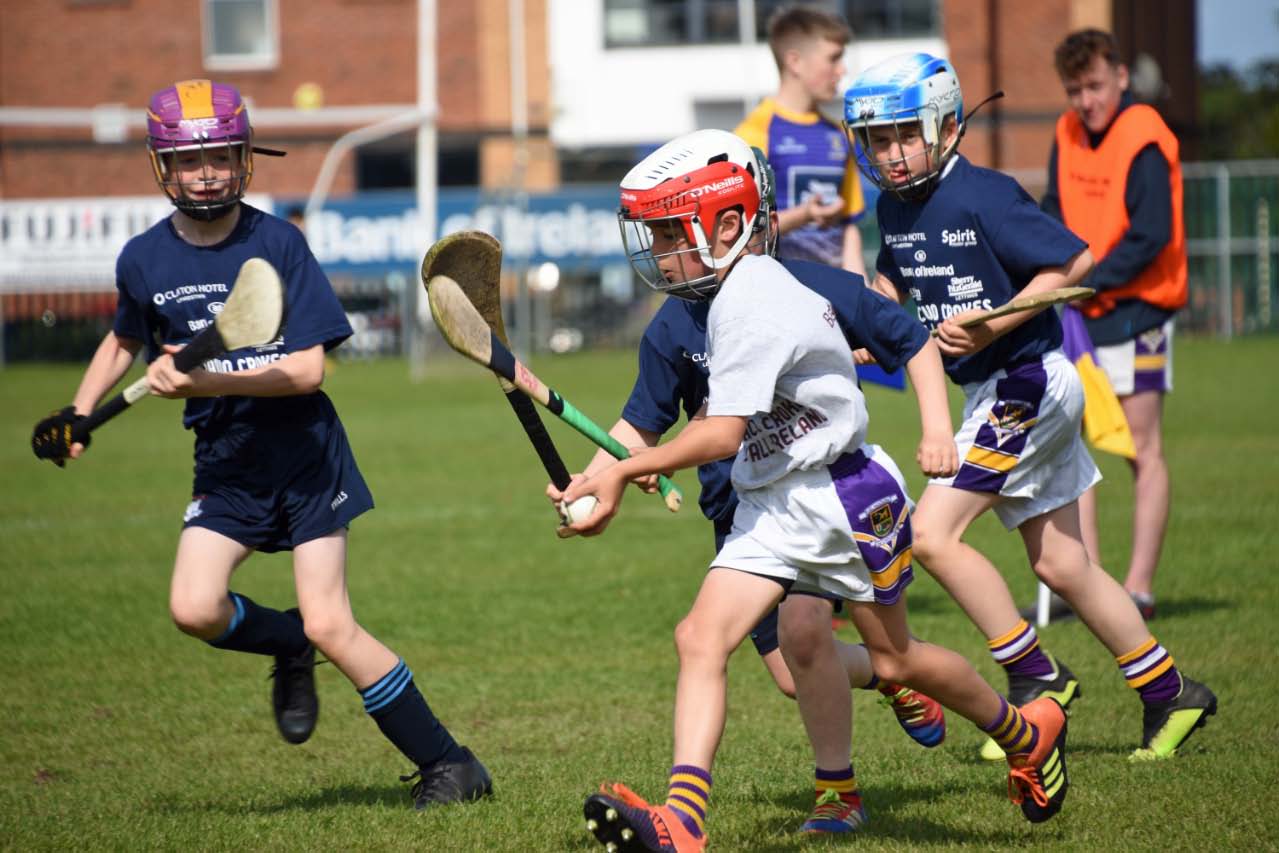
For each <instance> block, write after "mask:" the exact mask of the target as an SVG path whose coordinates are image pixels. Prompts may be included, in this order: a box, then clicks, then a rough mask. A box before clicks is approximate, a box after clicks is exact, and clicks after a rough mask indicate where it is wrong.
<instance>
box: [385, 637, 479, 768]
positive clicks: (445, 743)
mask: <svg viewBox="0 0 1279 853" xmlns="http://www.w3.org/2000/svg"><path fill="white" fill-rule="evenodd" d="M360 697H361V698H362V699H364V710H365V711H367V712H368V714H369V716H370V717H372V718H373V721H374V722H376V723H377V727H378V728H379V729H381V730H382V734H384V735H386V739H387V740H389V741H390V742H391V743H393V744H394V745H395V748H396V749H398V750H399V751H400V752H402V753H404V755H405V756H406V757H407V758H408V759H409V761H412V762H413V763H414V764H416V765H417V766H418V767H429V766H430V765H432V764H435V763H436V762H437V761H462V760H464V758H465V756H464V755H463V753H462V749H461V747H459V746H458V745H457V741H455V740H453V736H452V735H451V734H449V730H448V729H446V728H444V724H443V723H441V722H440V721H439V720H438V719H436V717H435V715H434V714H432V713H431V709H430V707H429V706H428V705H427V704H426V700H425V699H424V698H422V694H421V693H420V692H418V689H417V685H416V684H414V683H413V672H412V670H410V669H409V668H408V666H406V665H405V663H404V661H402V660H401V661H399V662H398V663H397V664H396V665H395V667H394V668H393V669H392V670H391V671H390V672H388V673H387V674H386V675H384V676H382V677H381V678H379V679H378V680H377V683H375V684H373V685H371V686H369V687H367V688H365V689H364V690H361V691H360Z"/></svg>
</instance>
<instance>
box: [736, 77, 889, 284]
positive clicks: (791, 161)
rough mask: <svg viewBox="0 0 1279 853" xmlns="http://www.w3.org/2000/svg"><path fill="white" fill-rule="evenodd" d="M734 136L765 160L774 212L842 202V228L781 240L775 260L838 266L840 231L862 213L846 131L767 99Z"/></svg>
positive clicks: (814, 229)
mask: <svg viewBox="0 0 1279 853" xmlns="http://www.w3.org/2000/svg"><path fill="white" fill-rule="evenodd" d="M734 132H735V133H736V134H737V135H738V136H740V137H741V138H742V139H744V140H745V141H746V142H747V143H748V144H750V145H753V146H755V147H756V148H759V149H760V150H761V151H763V152H764V155H765V156H766V157H768V162H769V163H770V164H771V165H772V167H773V172H774V175H775V178H776V180H775V183H776V189H777V209H778V210H786V209H788V208H791V207H795V206H796V205H800V204H803V203H804V202H806V201H807V200H808V199H809V197H810V196H814V195H816V196H818V197H820V198H821V199H823V201H824V202H825V203H827V204H829V203H830V202H832V201H834V200H835V199H836V198H842V199H843V200H844V213H845V217H846V218H845V219H844V221H843V222H842V223H840V224H838V225H835V226H832V227H830V228H820V227H818V226H817V225H813V224H809V225H805V226H804V227H803V228H797V229H795V230H794V231H791V232H788V233H786V234H783V235H781V237H780V239H779V241H778V245H777V254H778V256H779V257H781V258H794V259H796V260H805V261H815V262H817V263H821V264H828V265H830V266H836V267H838V266H842V265H843V262H844V229H845V227H847V226H848V225H850V224H852V223H854V222H856V221H857V220H858V219H861V217H862V216H863V215H864V214H865V213H866V203H865V201H864V200H863V199H862V188H861V179H860V176H859V174H858V169H857V162H856V160H855V159H854V157H853V152H852V148H851V144H850V143H849V141H848V137H847V136H846V135H845V134H844V131H843V130H842V129H841V128H840V127H839V126H838V125H837V124H835V123H834V122H832V121H830V120H829V119H827V118H826V117H825V116H823V115H821V114H820V113H792V112H789V111H788V110H785V109H783V108H782V107H780V106H778V105H777V104H776V103H775V102H774V101H773V99H772V98H765V99H764V100H763V101H762V102H760V105H759V106H758V107H756V108H755V110H754V111H753V112H752V113H751V114H750V115H748V116H747V117H746V119H745V120H744V121H743V122H742V123H741V124H740V125H738V126H737V130H735V131H734Z"/></svg>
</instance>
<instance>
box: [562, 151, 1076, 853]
mask: <svg viewBox="0 0 1279 853" xmlns="http://www.w3.org/2000/svg"><path fill="white" fill-rule="evenodd" d="M764 174H766V170H765V168H764V167H763V166H762V165H761V163H760V162H759V159H758V155H756V154H755V153H754V152H752V151H751V150H750V149H749V148H748V147H746V146H745V144H744V143H743V142H742V141H741V140H740V139H738V138H737V137H734V136H733V135H731V134H727V133H724V132H723V131H713V130H704V131H698V132H695V133H692V134H689V135H687V136H685V137H681V138H679V139H676V140H674V141H672V142H670V143H667V144H666V145H664V146H662V147H661V148H659V149H658V150H657V151H655V152H654V153H653V154H651V155H650V156H649V157H648V158H646V159H645V160H644V161H643V162H641V163H640V164H639V165H637V166H636V167H635V168H634V169H632V170H631V172H630V173H628V174H627V176H626V177H625V178H624V179H623V181H622V187H621V210H620V212H619V220H620V222H621V225H622V230H623V234H624V237H625V239H626V243H627V250H628V253H629V255H630V259H631V263H632V265H633V267H634V268H635V270H636V271H637V272H638V273H639V274H640V276H641V277H642V278H643V279H644V281H645V282H646V283H647V284H648V285H649V286H650V287H653V288H654V289H656V290H659V291H661V292H665V293H669V294H672V295H679V296H684V297H686V298H695V299H710V298H712V297H713V302H712V304H711V306H710V309H709V310H708V312H707V314H706V355H707V357H708V358H709V368H710V376H709V379H708V380H707V389H708V392H707V397H706V400H705V402H704V403H703V404H702V405H700V406H699V408H698V411H697V413H696V415H695V416H694V417H693V419H692V421H691V422H690V423H689V424H688V426H686V427H685V428H684V430H682V431H681V432H680V434H679V435H678V436H677V437H675V438H674V439H672V440H671V441H670V442H667V443H666V444H663V445H661V446H658V447H655V448H653V449H651V450H647V451H645V452H643V453H639V454H636V455H635V456H632V457H631V458H629V459H626V460H623V461H621V462H616V463H614V464H613V465H611V466H609V467H606V468H603V469H601V470H599V471H597V472H596V473H595V474H594V475H593V476H591V477H588V478H579V479H578V480H577V481H575V482H574V483H573V484H572V485H571V486H570V487H569V489H568V490H567V491H566V492H565V495H564V498H565V500H568V501H572V500H575V499H578V498H580V497H583V496H585V495H588V494H590V495H594V496H596V497H597V499H598V501H599V503H598V506H597V507H596V508H595V510H594V511H593V512H592V515H591V516H590V518H588V519H586V520H584V521H581V522H577V523H575V524H573V525H570V527H571V528H572V529H573V530H574V531H575V532H577V533H581V534H585V535H594V534H597V533H599V532H601V531H602V530H603V529H604V527H605V526H606V525H607V524H608V521H609V519H610V518H611V517H612V515H613V514H614V513H615V512H616V511H617V509H618V505H619V503H620V501H621V498H622V495H623V493H624V491H625V486H626V483H627V482H629V481H631V480H634V479H636V478H638V477H644V476H648V475H650V474H654V473H657V472H660V471H666V470H675V469H680V468H688V467H695V466H701V465H706V464H709V463H714V462H718V461H719V460H721V459H723V458H725V457H726V456H728V455H730V454H733V455H734V460H733V466H732V473H731V476H732V485H733V489H734V491H735V492H736V494H737V497H738V506H737V508H736V509H735V510H734V513H733V525H732V530H731V531H730V532H729V534H728V536H727V537H726V539H725V541H724V544H723V547H722V548H721V549H720V551H719V553H718V554H717V555H716V557H715V559H714V561H713V562H712V564H711V568H710V570H709V572H708V573H707V575H706V578H705V580H704V581H703V583H702V586H701V589H700V591H699V592H698V594H697V598H696V600H695V601H694V603H693V605H692V609H691V610H690V611H689V613H688V615H687V616H686V617H685V618H684V619H683V620H682V621H681V622H680V625H679V626H678V627H677V628H676V631H675V643H676V647H677V649H678V652H679V661H680V671H679V677H678V681H677V686H676V697H675V713H674V716H675V744H674V750H673V751H674V765H673V766H672V768H671V772H670V776H669V780H670V781H669V787H668V794H667V798H666V800H665V802H664V803H662V804H661V805H650V804H648V803H647V802H646V801H644V800H643V799H642V798H641V797H640V796H639V795H638V794H636V793H634V792H633V791H632V790H631V789H630V788H628V787H627V786H625V785H623V784H621V783H613V784H611V785H605V786H603V787H602V788H601V790H600V791H599V792H598V793H596V794H593V795H592V796H590V797H588V798H587V801H586V804H585V806H584V811H585V814H586V817H587V828H588V830H590V831H591V832H592V833H593V834H594V835H595V837H596V838H597V840H599V841H600V842H601V843H603V844H604V845H605V846H606V847H608V849H610V850H614V849H647V850H652V851H676V853H690V851H692V852H693V853H695V852H696V851H701V850H702V849H704V847H705V844H706V835H705V820H706V813H707V807H708V803H709V798H710V790H711V782H712V780H711V773H710V771H711V765H712V763H713V761H714V757H715V753H716V751H717V749H718V746H719V740H720V736H721V734H722V731H723V726H724V721H725V714H726V683H725V672H726V667H727V663H728V658H729V656H730V655H731V654H732V652H733V650H734V649H735V648H736V647H737V646H738V644H739V643H740V642H741V641H742V640H743V639H745V637H746V635H747V633H748V632H749V631H750V629H751V627H752V626H753V625H755V624H757V623H758V622H759V620H760V619H761V618H762V617H763V616H764V615H766V614H767V613H768V612H769V611H770V610H771V609H772V608H773V607H775V606H776V605H777V604H778V602H779V601H781V600H782V599H783V597H785V596H786V594H787V593H789V592H792V591H794V592H798V591H805V592H809V593H813V592H817V593H822V594H834V595H836V596H838V597H839V598H842V599H845V600H847V601H848V602H849V609H850V615H851V618H852V620H853V622H854V624H855V625H856V627H857V629H858V632H859V633H860V634H861V635H862V637H863V639H864V640H865V641H866V645H867V649H868V651H869V652H870V657H871V661H872V663H873V665H874V667H875V670H876V671H877V672H882V673H883V674H884V675H885V677H887V678H891V679H892V680H894V681H898V682H901V683H905V684H909V685H911V686H912V687H915V688H916V689H920V690H925V691H926V692H927V693H928V694H929V695H931V696H934V697H936V698H937V699H938V700H939V701H941V702H942V703H943V704H945V705H947V707H950V708H952V709H953V710H955V711H956V712H957V713H959V714H961V715H962V716H964V717H966V718H967V719H969V720H972V721H973V722H975V723H977V724H978V725H979V726H981V727H982V728H983V729H984V730H986V731H987V732H989V733H991V734H992V735H993V736H995V737H996V738H997V739H998V740H999V741H1000V743H1001V744H1003V745H1004V747H1005V749H1006V751H1007V754H1008V761H1009V790H1010V793H1011V795H1012V798H1013V800H1014V801H1015V802H1017V803H1019V804H1020V805H1021V807H1022V812H1023V814H1024V815H1025V816H1026V818H1027V819H1028V820H1031V821H1034V822H1038V821H1043V820H1047V819H1048V818H1050V817H1052V816H1053V815H1054V814H1055V813H1056V812H1057V811H1058V810H1059V809H1060V808H1061V805H1062V802H1063V801H1064V799H1065V796H1066V791H1067V788H1068V786H1069V781H1068V778H1067V775H1066V771H1065V757H1064V744H1065V738H1066V720H1065V715H1064V714H1063V712H1062V709H1061V706H1060V705H1059V704H1058V703H1057V702H1056V701H1055V700H1053V699H1051V698H1048V697H1043V698H1041V699H1038V700H1036V701H1035V702H1034V703H1031V705H1030V706H1028V707H1027V708H1024V709H1020V710H1019V709H1016V708H1013V707H1011V706H1010V705H1009V704H1008V703H1007V702H1006V701H1005V700H1004V699H1003V698H1001V697H1000V696H999V695H998V694H997V693H996V692H995V691H994V690H992V689H991V688H990V686H989V685H987V684H986V683H985V682H984V681H982V679H981V677H980V676H979V675H978V674H977V673H976V671H975V670H973V668H972V667H971V666H970V665H969V664H968V663H967V661H965V660H964V659H963V658H962V657H960V656H959V655H957V654H955V653H954V652H952V651H949V650H947V649H944V648H942V647H940V646H936V645H933V644H930V643H925V642H922V641H919V640H918V639H916V638H914V637H913V636H912V635H911V633H910V629H909V626H908V624H907V619H906V596H905V591H906V587H907V586H908V585H909V584H910V582H911V580H912V577H913V575H912V570H911V565H910V560H911V525H910V516H909V507H910V501H909V499H908V497H907V496H906V493H905V486H904V484H903V481H902V478H901V474H900V472H899V471H898V470H897V466H896V465H895V464H894V463H893V461H892V459H890V458H889V457H888V455H887V454H885V453H884V452H883V450H882V449H880V448H878V447H876V446H874V445H871V444H868V443H866V442H865V438H866V431H867V426H868V416H867V413H866V408H865V401H864V399H863V397H862V394H861V391H860V390H859V389H858V387H857V381H856V373H855V371H854V369H853V356H852V350H851V348H850V346H849V343H848V340H847V337H846V336H847V335H848V334H849V333H850V332H851V333H852V334H853V335H855V336H856V337H857V338H858V339H859V340H861V341H862V342H863V343H866V344H867V345H869V346H873V347H875V348H876V349H877V350H882V351H884V352H885V353H886V354H887V355H888V356H889V357H890V358H901V359H908V360H906V370H907V372H908V373H909V374H910V376H911V379H912V382H913V384H914V385H915V388H916V392H917V396H918V398H919V406H920V415H921V421H922V425H923V430H922V433H923V437H922V439H921V441H920V443H919V449H918V452H917V460H918V462H919V465H920V468H921V469H922V470H923V471H924V472H925V473H926V474H930V475H938V476H944V475H946V474H949V473H952V472H953V471H954V470H955V468H956V466H957V464H958V459H957V456H956V453H955V447H954V442H953V440H952V439H951V436H950V413H949V410H948V407H947V403H946V394H945V384H944V383H945V380H944V378H943V376H942V371H941V363H940V358H939V356H938V354H937V353H936V351H935V350H934V346H933V344H932V343H930V342H928V341H927V340H921V338H920V337H919V336H918V335H917V334H916V333H912V332H911V331H909V325H910V324H909V323H900V322H899V321H898V320H895V319H894V318H893V314H894V313H896V312H895V311H894V310H893V309H892V306H891V304H888V303H886V302H885V301H883V300H879V299H877V298H876V297H874V296H873V295H872V294H869V293H867V292H865V291H864V289H863V288H861V287H860V286H858V283H857V282H852V284H853V289H855V290H857V291H859V292H860V293H859V298H858V299H857V300H856V301H854V303H853V306H852V312H851V313H850V315H849V316H848V317H847V318H846V322H848V323H849V324H850V326H851V329H843V328H840V323H839V318H838V317H837V315H836V311H835V308H834V306H833V305H832V304H831V302H830V301H829V300H827V299H826V298H825V297H824V296H822V295H821V294H820V293H818V292H816V291H815V290H813V289H811V288H808V287H805V286H804V285H803V284H801V283H800V282H799V281H798V280H797V279H796V278H795V276H794V275H793V274H792V273H791V272H790V271H789V270H788V268H787V267H785V266H783V265H782V264H780V263H779V262H778V261H776V260H775V259H773V258H771V257H768V256H767V255H763V254H759V253H758V252H756V251H751V250H749V249H748V248H747V245H748V244H749V243H751V242H754V241H760V240H762V241H763V244H764V245H765V246H768V245H769V243H770V238H769V229H770V225H771V221H772V217H771V216H770V215H769V214H770V212H771V211H770V210H769V208H768V204H767V203H766V201H764V199H765V198H766V194H765V193H761V192H760V190H759V183H758V181H759V178H760V176H761V175H764ZM847 284H848V282H847V281H846V282H845V285H847ZM863 310H864V311H865V313H864V314H862V313H861V312H862V311H863ZM898 316H899V317H900V315H898ZM869 323H874V324H875V325H876V327H878V328H876V329H869V328H867V327H866V325H865V324H869ZM824 639H825V640H826V642H825V643H824V644H819V645H817V646H816V647H815V648H814V649H813V653H814V657H815V658H816V660H815V661H814V662H813V664H812V665H806V666H799V667H796V666H795V665H794V662H793V661H792V660H790V655H789V654H788V652H787V645H786V643H785V642H784V641H783V643H782V652H783V654H786V655H787V657H788V661H787V662H788V664H791V665H792V672H793V673H794V675H795V686H796V696H797V699H798V701H799V707H800V713H801V716H802V717H803V719H804V723H805V727H806V729H807V730H808V735H809V740H810V744H811V745H812V747H813V751H814V759H815V763H816V765H817V770H816V774H815V776H816V787H817V788H818V790H820V791H821V796H820V797H819V798H818V799H817V802H816V804H815V806H814V808H813V811H812V812H811V814H810V816H809V818H808V820H806V821H805V823H804V824H803V826H802V830H803V831H806V832H848V831H852V830H855V829H856V828H857V827H858V826H860V825H861V823H862V822H863V821H864V820H865V817H864V814H863V813H862V808H861V803H860V798H859V797H858V796H857V784H856V780H855V777H854V773H853V768H852V766H851V765H850V763H849V761H848V754H849V731H848V728H849V719H848V714H849V712H848V701H849V696H848V691H847V690H846V689H844V688H843V684H842V682H846V673H845V672H844V671H843V670H841V668H840V667H839V663H838V660H837V656H836V653H835V647H834V643H833V642H831V641H830V632H829V629H826V631H825V634H824ZM837 711H838V712H839V713H836V712H837Z"/></svg>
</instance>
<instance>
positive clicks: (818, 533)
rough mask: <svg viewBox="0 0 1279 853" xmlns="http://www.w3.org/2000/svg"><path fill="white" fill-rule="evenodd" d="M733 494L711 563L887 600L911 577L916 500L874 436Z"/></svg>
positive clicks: (808, 588) (817, 590)
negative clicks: (825, 460) (732, 510)
mask: <svg viewBox="0 0 1279 853" xmlns="http://www.w3.org/2000/svg"><path fill="white" fill-rule="evenodd" d="M738 501H739V503H738V505H737V512H736V514H735V515H734V516H733V531H732V532H731V533H730V534H729V535H728V539H727V540H725V542H724V547H723V548H721V549H720V552H719V553H718V554H717V555H716V556H715V559H714V561H712V563H711V565H712V566H720V567H724V568H730V569H738V570H740V571H744V572H750V573H751V574H756V575H764V576H766V577H771V578H777V579H778V580H781V581H784V582H788V583H790V584H791V587H790V588H791V590H792V591H795V592H806V593H812V594H818V595H821V594H825V595H834V596H837V597H839V598H844V599H847V600H849V601H864V602H871V601H873V602H875V603H877V604H884V605H890V604H894V603H896V602H897V600H898V599H899V598H900V597H901V594H902V591H903V590H905V588H906V586H907V584H909V583H910V582H911V580H912V578H913V573H912V569H911V564H910V560H911V543H912V539H911V528H910V512H911V510H912V509H913V508H914V504H913V503H912V502H911V500H910V498H908V497H907V495H906V484H905V482H904V481H903V480H902V475H901V472H900V471H899V470H897V465H896V464H895V463H894V462H893V460H892V459H891V458H890V457H889V456H888V454H887V453H885V452H884V451H883V450H881V449H880V448H879V447H877V446H875V445H873V444H865V445H862V447H861V449H859V450H857V451H855V452H853V453H847V454H844V455H843V456H841V457H840V458H839V459H837V460H836V461H835V462H834V463H832V464H831V465H829V466H823V467H821V468H817V469H813V470H809V471H792V472H791V473H789V474H787V475H786V476H784V477H782V478H781V479H780V480H778V481H776V482H774V483H770V484H769V485H767V486H764V487H763V488H760V489H744V490H742V491H741V492H739V493H738Z"/></svg>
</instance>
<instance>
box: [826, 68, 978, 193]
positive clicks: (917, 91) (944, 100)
mask: <svg viewBox="0 0 1279 853" xmlns="http://www.w3.org/2000/svg"><path fill="white" fill-rule="evenodd" d="M951 118H953V119H954V121H955V134H954V137H953V139H952V140H951V141H950V142H949V144H948V143H947V141H946V125H947V121H948V120H949V119H951ZM963 122H964V107H963V96H962V94H961V92H960V89H959V81H958V78H956V76H955V72H954V70H953V69H952V68H951V67H950V64H949V63H948V62H946V61H945V60H943V59H935V58H934V57H931V56H928V55H927V54H912V55H908V56H904V57H897V58H895V59H890V60H888V61H886V62H883V63H881V64H879V65H877V66H874V67H872V68H870V69H869V70H868V71H866V72H865V73H864V74H863V75H862V76H861V77H860V78H859V79H858V80H857V82H855V83H854V84H853V86H852V87H851V88H850V89H849V90H848V91H847V92H846V93H845V95H844V129H845V131H846V132H847V133H848V135H849V138H850V139H851V140H852V141H853V142H855V143H856V144H858V145H860V146H861V148H862V153H863V155H864V157H858V158H857V165H858V167H859V168H860V169H861V170H862V173H863V174H865V175H866V177H867V179H869V180H870V181H871V182H872V183H874V184H875V185H876V186H877V187H879V188H880V189H881V190H884V191H886V192H891V193H893V194H894V195H897V196H898V197H900V198H903V199H907V200H917V199H919V198H922V197H924V196H926V195H927V194H928V193H929V192H931V191H932V189H933V187H934V186H935V185H936V182H937V180H939V179H940V177H941V174H942V171H943V170H944V168H945V166H946V163H947V162H948V161H949V160H950V158H951V157H952V156H953V155H954V154H955V152H956V150H957V149H958V147H959V140H960V139H961V138H962V136H963ZM885 134H887V135H888V138H889V139H890V140H891V141H890V144H889V146H888V148H889V151H890V152H892V151H896V152H897V154H898V156H896V157H884V156H877V154H876V151H875V147H874V145H873V144H872V138H874V139H877V140H879V141H880V143H881V145H882V144H883V140H884V139H885ZM916 136H918V137H922V140H923V143H924V144H923V150H922V152H921V153H917V154H916V155H915V156H907V155H906V154H905V153H904V144H903V143H904V141H905V140H906V139H908V138H909V139H911V140H912V141H913V138H914V137H916ZM884 153H885V152H883V151H880V152H879V154H880V155H882V154H884ZM894 173H897V174H896V176H895V177H894V176H892V175H893V174H894Z"/></svg>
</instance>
